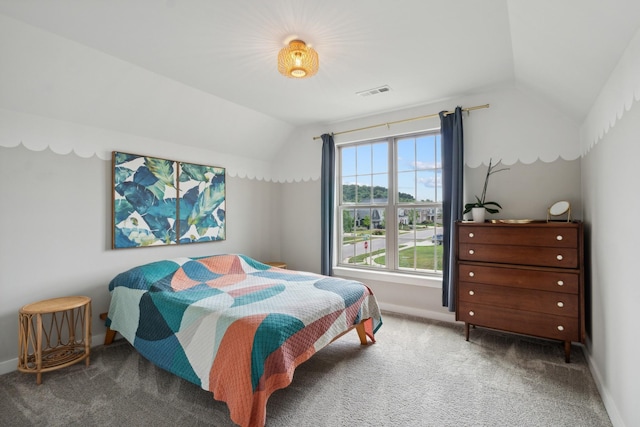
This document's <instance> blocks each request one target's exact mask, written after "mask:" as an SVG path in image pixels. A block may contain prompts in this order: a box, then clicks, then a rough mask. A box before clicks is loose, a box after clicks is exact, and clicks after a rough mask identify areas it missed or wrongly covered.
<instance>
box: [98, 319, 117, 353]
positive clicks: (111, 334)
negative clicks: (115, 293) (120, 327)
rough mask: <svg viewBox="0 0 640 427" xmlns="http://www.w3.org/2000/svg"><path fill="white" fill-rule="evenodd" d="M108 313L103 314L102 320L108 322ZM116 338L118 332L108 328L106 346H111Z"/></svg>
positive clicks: (105, 339) (105, 338)
mask: <svg viewBox="0 0 640 427" xmlns="http://www.w3.org/2000/svg"><path fill="white" fill-rule="evenodd" d="M107 315H108V313H101V314H100V320H107ZM115 338H116V331H113V330H111V328H107V333H106V334H105V336H104V345H109V344H111V343H113V340H114V339H115Z"/></svg>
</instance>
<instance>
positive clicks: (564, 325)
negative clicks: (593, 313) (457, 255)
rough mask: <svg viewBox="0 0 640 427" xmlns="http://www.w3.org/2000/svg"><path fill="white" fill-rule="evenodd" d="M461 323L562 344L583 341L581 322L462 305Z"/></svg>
mask: <svg viewBox="0 0 640 427" xmlns="http://www.w3.org/2000/svg"><path fill="white" fill-rule="evenodd" d="M456 313H457V316H456V319H457V320H461V321H464V322H466V323H469V324H471V325H477V326H483V327H486V328H493V329H500V330H503V331H509V332H515V333H519V334H527V335H533V336H537V337H542V338H550V339H557V340H562V341H581V337H580V333H579V331H580V326H579V321H578V319H576V318H574V317H565V316H554V315H551V314H545V313H534V312H529V311H519V310H514V309H510V308H502V307H495V306H491V305H484V304H475V303H471V302H467V301H460V302H459V305H458V310H457V312H456Z"/></svg>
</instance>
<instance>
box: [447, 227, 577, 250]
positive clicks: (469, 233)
mask: <svg viewBox="0 0 640 427" xmlns="http://www.w3.org/2000/svg"><path fill="white" fill-rule="evenodd" d="M458 231H459V234H458V241H459V242H460V243H484V244H500V245H514V246H548V247H556V248H576V247H577V246H578V228H577V227H575V226H573V224H570V223H569V224H568V225H566V226H562V227H560V226H557V225H553V224H547V223H544V224H537V225H530V226H523V225H504V224H502V225H500V224H484V225H467V224H460V226H459V229H458Z"/></svg>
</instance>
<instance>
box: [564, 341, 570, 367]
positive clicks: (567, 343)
mask: <svg viewBox="0 0 640 427" xmlns="http://www.w3.org/2000/svg"><path fill="white" fill-rule="evenodd" d="M564 361H565V363H570V362H571V341H565V342H564Z"/></svg>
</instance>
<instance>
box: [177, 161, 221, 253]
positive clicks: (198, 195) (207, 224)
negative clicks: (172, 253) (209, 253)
mask: <svg viewBox="0 0 640 427" xmlns="http://www.w3.org/2000/svg"><path fill="white" fill-rule="evenodd" d="M178 187H179V189H180V191H179V194H180V204H179V206H178V212H179V214H178V230H179V232H178V242H179V243H181V244H184V243H194V242H208V241H212V240H224V239H225V233H226V227H225V169H224V168H219V167H215V166H202V165H194V164H192V163H180V178H179V180H178Z"/></svg>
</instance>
